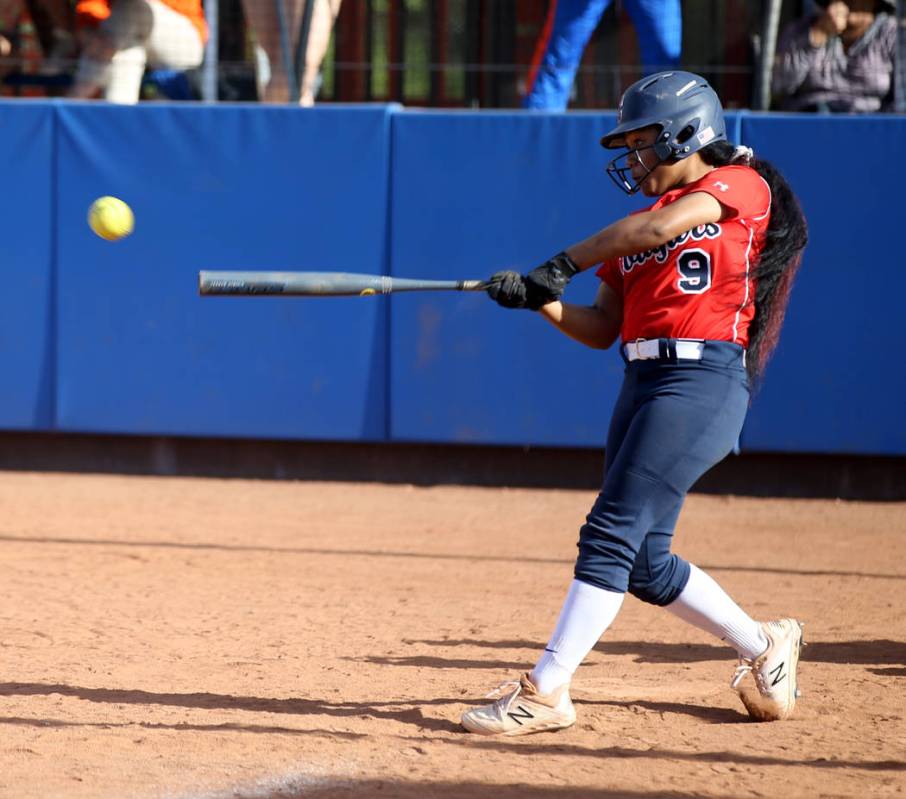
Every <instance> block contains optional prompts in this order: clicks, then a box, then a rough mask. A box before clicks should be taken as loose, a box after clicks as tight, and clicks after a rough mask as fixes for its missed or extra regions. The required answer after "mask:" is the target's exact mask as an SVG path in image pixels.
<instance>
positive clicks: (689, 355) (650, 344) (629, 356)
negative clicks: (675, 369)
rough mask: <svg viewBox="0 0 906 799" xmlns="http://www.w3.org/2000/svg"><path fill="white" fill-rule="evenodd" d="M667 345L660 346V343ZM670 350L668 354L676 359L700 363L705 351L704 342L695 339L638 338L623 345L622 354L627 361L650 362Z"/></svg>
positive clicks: (663, 355)
mask: <svg viewBox="0 0 906 799" xmlns="http://www.w3.org/2000/svg"><path fill="white" fill-rule="evenodd" d="M661 342H664V344H666V345H668V346H667V347H664V346H662V343H661ZM667 349H669V350H672V352H671V353H670V354H672V355H675V357H676V358H681V359H683V360H687V361H700V360H701V359H702V354H703V353H704V351H705V342H704V341H698V340H696V339H685V338H675V339H659V338H647V339H646V338H640V339H638V340H636V341H628V342H626V344H624V345H623V354H624V355H625V356H626V360H627V361H638V360H643V361H647V360H651V359H656V358H663V357H665V350H667Z"/></svg>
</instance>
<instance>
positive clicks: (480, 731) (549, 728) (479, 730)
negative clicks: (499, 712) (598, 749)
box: [459, 718, 576, 737]
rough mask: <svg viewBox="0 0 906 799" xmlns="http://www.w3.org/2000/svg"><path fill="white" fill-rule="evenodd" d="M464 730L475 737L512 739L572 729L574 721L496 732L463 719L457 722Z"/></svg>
mask: <svg viewBox="0 0 906 799" xmlns="http://www.w3.org/2000/svg"><path fill="white" fill-rule="evenodd" d="M459 723H460V724H461V725H462V726H463V727H464V728H465V729H466V730H468V731H469V732H471V733H474V734H476V735H487V736H491V735H500V736H506V737H514V736H517V735H532V734H533V733H536V732H554V731H555V730H565V729H566V728H567V727H572V726H573V724H575V723H576V720H575V719H573V720H572V721H568V722H565V723H564V722H562V721H549V722H547V723H546V724H533V725H532V726H531V727H516V728H514V729H512V730H504V731H502V732H497V731H495V730H489V729H488V728H487V727H482V726H480V725H477V724H472V723H471V722H468V721H466V719H465V718H462V719H460V722H459Z"/></svg>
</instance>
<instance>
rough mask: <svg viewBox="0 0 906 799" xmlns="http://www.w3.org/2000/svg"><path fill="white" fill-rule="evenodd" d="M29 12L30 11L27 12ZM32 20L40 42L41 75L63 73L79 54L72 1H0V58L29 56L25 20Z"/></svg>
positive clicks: (20, 59)
mask: <svg viewBox="0 0 906 799" xmlns="http://www.w3.org/2000/svg"><path fill="white" fill-rule="evenodd" d="M26 12H27V14H26ZM29 20H30V21H31V23H32V25H33V28H34V32H35V34H36V36H37V43H38V44H39V45H40V49H41V55H42V56H43V61H42V62H41V65H40V68H39V71H40V72H41V73H42V74H52V73H57V72H61V71H63V70H64V68H66V67H67V66H70V65H71V63H74V62H75V59H76V55H77V47H76V39H75V19H74V15H73V10H72V6H71V5H70V3H69V0H0V58H11V60H13V61H18V62H19V63H18V64H17V66H18V68H20V69H21V67H22V64H23V63H24V62H25V60H26V59H27V54H26V49H27V48H26V47H25V46H24V44H23V42H24V38H25V37H24V36H22V35H21V33H22V30H24V27H23V21H26V22H27V21H29Z"/></svg>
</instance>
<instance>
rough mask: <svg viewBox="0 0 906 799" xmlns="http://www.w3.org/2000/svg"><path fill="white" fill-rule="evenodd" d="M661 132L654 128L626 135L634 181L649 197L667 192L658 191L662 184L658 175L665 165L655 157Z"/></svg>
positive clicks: (628, 158)
mask: <svg viewBox="0 0 906 799" xmlns="http://www.w3.org/2000/svg"><path fill="white" fill-rule="evenodd" d="M659 132H660V130H659V128H657V127H654V126H652V127H649V128H642V129H641V130H634V131H631V132H630V133H628V134H626V147H627V148H628V153H627V160H628V164H629V169H630V172H631V175H632V180H633V182H634V183H636V184H637V185H638V186H639V188H640V190H641V192H642V194H644V195H646V196H648V197H653V196H656V195H659V194H663V193H664V191H665V190H661V191H658V190H657V189H658V186H659V184H660V183H661V181H660V180H659V179H658V178H659V175H658V173H659V172H660V170H661V169H662V166H663V165H662V164H661V163H660V159H659V158H658V157H657V155H655V152H654V149H653V147H654V143H655V142H656V141H657V137H658V133H659Z"/></svg>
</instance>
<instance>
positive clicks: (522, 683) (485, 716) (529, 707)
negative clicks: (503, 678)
mask: <svg viewBox="0 0 906 799" xmlns="http://www.w3.org/2000/svg"><path fill="white" fill-rule="evenodd" d="M494 696H499V697H500V698H499V699H498V700H497V701H496V702H494V703H493V704H491V705H485V706H483V707H474V708H472V709H471V710H467V711H466V712H465V713H463V714H462V726H463V727H465V728H466V729H467V730H468V731H469V732H474V733H477V734H478V735H528V734H529V733H532V732H544V731H546V730H560V729H563V728H564V727H571V726H572V725H573V724H575V723H576V710H575V708H574V707H573V703H572V701H571V700H570V698H569V686H568V685H564V686H562V687H561V688H558V689H557V690H556V691H553V692H552V693H550V694H548V695H546V696H545V695H542V694H539V693H538V691H537V690H536V689H535V686H534V685H533V684H532V681H531V680H530V679H529V675H528V674H527V673H526V674H523V675H522V677H521V678H520V679H519V680H518V681H512V682H507V683H504V684H503V685H501V686H500V687H499V688H497V689H496V690H495V691H492V692H491V693H490V694H488V696H487V698H488V699H490V698H492V697H494Z"/></svg>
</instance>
